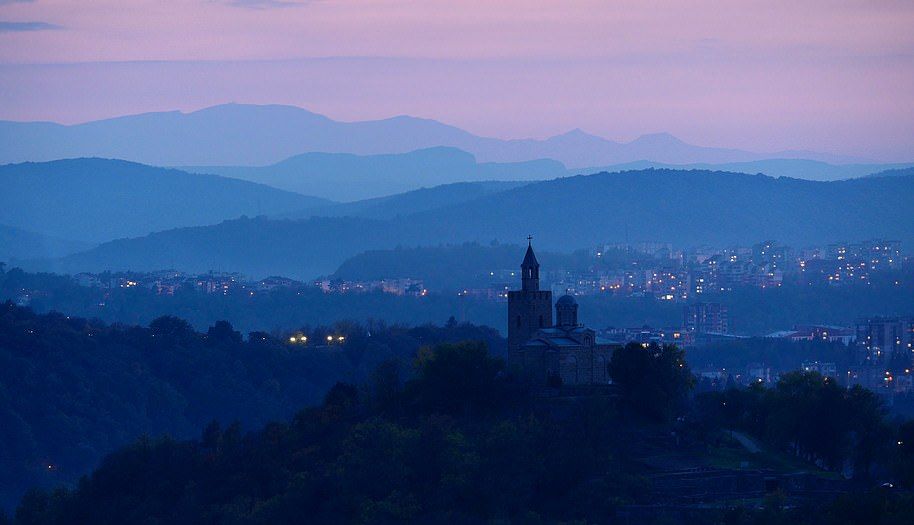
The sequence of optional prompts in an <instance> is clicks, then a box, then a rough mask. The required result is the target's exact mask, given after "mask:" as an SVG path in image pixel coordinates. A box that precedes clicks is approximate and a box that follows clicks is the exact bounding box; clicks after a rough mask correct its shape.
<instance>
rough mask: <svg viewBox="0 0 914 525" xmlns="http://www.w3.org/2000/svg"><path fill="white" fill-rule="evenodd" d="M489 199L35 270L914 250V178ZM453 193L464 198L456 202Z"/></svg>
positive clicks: (628, 181) (559, 189)
mask: <svg viewBox="0 0 914 525" xmlns="http://www.w3.org/2000/svg"><path fill="white" fill-rule="evenodd" d="M490 189H492V190H493V191H485V190H484V189H483V190H476V191H479V193H480V195H479V196H476V197H470V198H468V199H464V198H461V197H459V195H465V194H466V193H465V192H466V191H467V188H466V187H464V186H461V185H452V186H450V187H445V188H443V189H438V190H436V191H438V192H439V193H441V194H444V195H441V194H439V195H438V196H437V197H436V198H437V199H439V200H438V202H439V203H440V206H438V207H432V208H426V209H421V207H415V202H416V199H415V194H413V195H412V196H400V197H398V198H400V199H405V200H403V201H401V202H413V203H414V207H413V208H412V210H411V209H410V208H409V206H406V205H404V206H402V207H401V208H400V209H401V211H402V213H400V214H396V213H395V210H396V209H397V204H396V198H389V199H387V201H388V202H393V204H392V205H391V206H390V207H389V208H384V207H383V204H384V202H385V199H380V200H376V201H375V203H374V206H381V208H376V209H375V211H374V212H370V211H369V212H366V211H365V210H370V209H371V206H368V207H367V208H363V209H362V210H361V211H360V210H359V209H358V208H357V207H356V208H355V209H354V211H353V212H352V213H351V214H350V215H359V214H360V213H363V216H361V217H359V216H356V217H352V216H350V217H311V218H309V219H305V220H288V219H283V220H276V219H267V218H257V219H242V220H232V221H226V222H223V223H221V224H218V225H214V226H201V227H193V228H181V229H176V230H169V231H163V232H158V233H155V234H151V235H148V236H145V237H139V238H134V239H124V240H119V241H114V242H109V243H105V244H102V245H101V246H99V247H97V248H94V249H92V250H89V251H86V252H83V253H80V254H75V255H71V256H68V257H65V258H62V259H58V260H55V261H53V262H47V261H46V262H42V263H38V262H36V263H34V264H33V265H32V266H33V267H36V268H43V269H55V270H58V271H66V272H73V271H81V270H102V269H133V270H152V269H161V268H166V267H174V268H178V269H183V270H188V271H206V270H210V269H217V270H220V269H221V270H232V271H240V272H243V273H246V274H249V275H252V276H265V275H269V274H282V275H288V276H292V277H300V278H310V277H314V276H317V275H320V274H329V273H332V272H333V271H334V270H336V268H337V266H338V265H339V264H341V263H342V262H343V261H344V260H346V259H347V258H349V257H351V256H353V255H355V254H358V253H362V252H364V251H367V250H374V249H387V248H393V247H396V246H420V245H426V246H428V245H439V244H447V243H461V242H466V241H476V242H481V243H489V242H490V241H491V240H494V239H497V240H499V241H502V242H509V243H510V242H517V241H518V239H523V238H524V237H525V236H526V235H527V234H529V233H532V234H534V235H535V242H536V243H537V245H538V247H541V248H543V249H546V250H555V251H561V252H567V251H570V250H572V249H576V248H582V247H587V246H593V245H596V244H597V243H602V242H623V241H626V240H627V241H631V242H637V241H666V242H672V243H674V244H676V245H678V246H693V245H699V244H711V245H733V244H740V245H747V244H751V243H754V242H758V241H760V240H763V239H776V240H778V241H780V242H784V243H787V244H791V245H795V246H810V245H812V246H819V245H823V244H826V243H828V242H834V241H840V240H857V239H865V238H871V237H887V238H892V239H898V240H901V241H902V242H903V243H905V245H907V246H911V244H912V243H914V221H911V219H910V202H912V199H914V176H895V177H867V178H860V179H853V180H848V181H839V182H813V181H803V180H796V179H788V178H779V179H775V178H771V177H767V176H764V175H746V174H739V173H727V172H711V171H702V170H693V171H675V170H654V169H648V170H640V171H631V172H623V173H601V174H596V175H590V176H576V177H566V178H561V179H555V180H550V181H546V182H535V183H530V184H526V185H521V186H515V187H511V186H508V187H505V188H501V189H497V188H490ZM433 190H434V189H433ZM452 191H453V192H454V193H455V194H457V195H458V197H455V198H449V197H447V195H446V194H448V193H450V192H452ZM407 195H409V194H407ZM420 200H421V199H420ZM341 206H344V205H341ZM345 206H355V205H345ZM312 209H314V208H312ZM330 210H332V207H331V208H330ZM326 214H327V215H333V213H326ZM305 215H308V212H305Z"/></svg>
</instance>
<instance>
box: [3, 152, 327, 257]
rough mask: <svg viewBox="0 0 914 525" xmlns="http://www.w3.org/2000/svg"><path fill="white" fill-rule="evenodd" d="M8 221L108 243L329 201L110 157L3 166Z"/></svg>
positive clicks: (48, 232) (5, 219) (47, 232)
mask: <svg viewBox="0 0 914 525" xmlns="http://www.w3.org/2000/svg"><path fill="white" fill-rule="evenodd" d="M0 187H2V188H3V191H2V192H0V224H7V225H9V226H13V227H17V228H21V229H25V230H30V231H34V232H37V233H41V234H43V235H49V236H53V237H61V238H65V239H75V240H80V241H87V242H104V241H108V240H112V239H118V238H122V237H135V236H138V235H145V234H147V233H150V232H154V231H158V230H164V229H168V228H175V227H178V226H192V225H204V224H214V223H217V222H220V221H222V220H225V219H230V218H235V217H239V216H241V215H244V214H249V215H259V214H266V213H277V212H285V211H295V210H300V209H302V208H307V207H312V206H317V205H326V204H328V201H325V200H322V199H317V198H314V197H305V196H302V195H298V194H294V193H289V192H285V191H281V190H277V189H275V188H270V187H268V186H264V185H261V184H254V183H251V182H246V181H240V180H235V179H229V178H225V177H218V176H215V175H194V174H189V173H186V172H183V171H178V170H172V169H163V168H154V167H151V166H144V165H142V164H135V163H132V162H125V161H120V160H108V159H69V160H58V161H53V162H41V163H32V162H28V163H23V164H11V165H6V166H0Z"/></svg>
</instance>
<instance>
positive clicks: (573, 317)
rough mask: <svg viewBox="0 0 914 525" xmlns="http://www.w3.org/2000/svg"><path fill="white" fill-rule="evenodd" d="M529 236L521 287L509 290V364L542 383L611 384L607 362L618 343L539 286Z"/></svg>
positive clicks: (567, 300) (566, 299)
mask: <svg viewBox="0 0 914 525" xmlns="http://www.w3.org/2000/svg"><path fill="white" fill-rule="evenodd" d="M530 239H531V238H530V237H528V244H527V253H526V255H524V261H523V262H522V263H521V267H520V269H521V289H520V290H514V291H510V292H508V367H509V368H510V369H511V370H512V371H513V372H514V373H516V374H518V375H519V376H521V377H523V378H524V379H525V380H527V381H529V382H531V383H533V384H538V385H600V384H608V383H609V373H608V371H607V367H608V364H609V360H610V358H611V357H612V353H613V351H614V350H615V349H616V348H617V346H618V345H615V344H612V343H609V342H607V341H605V340H602V339H600V338H598V337H597V336H596V332H594V331H593V330H592V329H590V328H586V327H584V326H582V325H580V324H578V303H577V301H575V299H574V297H572V296H570V295H563V296H562V297H560V298H559V300H558V301H556V303H555V322H553V317H552V292H551V291H549V290H540V265H539V262H537V260H536V255H535V254H534V253H533V245H532V243H531V242H530Z"/></svg>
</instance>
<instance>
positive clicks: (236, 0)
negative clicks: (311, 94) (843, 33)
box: [0, 0, 308, 9]
mask: <svg viewBox="0 0 914 525" xmlns="http://www.w3.org/2000/svg"><path fill="white" fill-rule="evenodd" d="M0 1H2V0H0ZM223 3H225V4H228V5H230V6H232V7H244V8H247V9H273V8H277V7H298V6H302V5H304V4H307V3H308V1H295V0H226V1H225V2H223Z"/></svg>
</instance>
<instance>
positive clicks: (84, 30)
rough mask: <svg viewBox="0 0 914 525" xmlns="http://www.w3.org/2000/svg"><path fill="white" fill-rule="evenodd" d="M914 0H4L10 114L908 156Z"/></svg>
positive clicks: (1, 110)
mask: <svg viewBox="0 0 914 525" xmlns="http://www.w3.org/2000/svg"><path fill="white" fill-rule="evenodd" d="M912 28H914V2H912V1H910V0H860V1H853V0H850V1H843V0H804V1H801V2H800V1H796V0H791V1H783V2H782V1H778V0H764V1H754V0H753V1H735V0H734V1H729V2H722V1H707V2H705V1H678V2H651V1H648V0H617V1H611V2H610V1H567V0H565V1H553V0H548V1H546V0H534V1H525V2H511V1H507V2H496V1H493V0H489V1H476V0H461V1H455V2H439V1H435V0H415V1H395V0H381V1H373V2H364V1H355V0H352V1H346V0H313V1H310V2H301V3H299V2H293V1H291V0H290V1H279V0H236V1H231V0H229V1H217V0H181V1H164V0H149V1H131V0H120V1H114V0H111V1H108V0H104V1H93V0H86V1H80V2H73V1H72V0H68V1H53V0H48V1H42V0H38V1H21V0H0V119H13V120H54V121H58V122H65V123H72V122H81V121H85V120H92V119H97V118H102V117H110V116H117V115H122V114H127V113H139V112H144V111H158V110H171V109H182V110H193V109H198V108H201V107H204V106H208V105H213V104H218V103H223V102H250V103H281V104H293V105H298V106H302V107H305V108H308V109H311V110H313V111H317V112H320V113H324V114H326V115H328V116H330V117H333V118H337V119H342V120H360V119H367V118H380V117H388V116H392V115H397V114H410V115H416V116H422V117H429V118H435V119H438V120H442V121H445V122H447V123H450V124H454V125H457V126H460V127H462V128H465V129H467V130H469V131H472V132H474V133H478V134H481V135H489V136H497V137H503V138H508V137H528V136H532V137H544V136H548V135H552V134H557V133H562V132H565V131H567V130H569V129H572V128H582V129H584V130H586V131H588V132H591V133H595V134H598V135H602V136H605V137H607V138H610V139H615V140H629V139H632V138H635V137H637V136H638V135H641V134H643V133H651V132H658V131H668V132H670V133H673V134H674V135H677V136H678V137H680V138H682V139H684V140H686V141H688V142H692V143H695V144H700V145H708V146H723V147H737V148H743V149H749V150H756V151H777V150H783V149H811V150H817V151H822V152H829V153H835V154H842V155H851V156H858V157H867V158H874V159H880V160H897V161H901V160H904V161H912V160H914V29H912Z"/></svg>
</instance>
